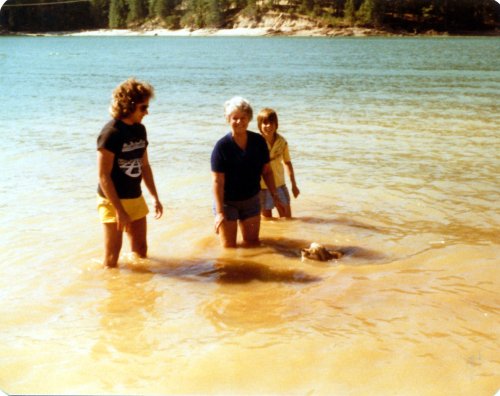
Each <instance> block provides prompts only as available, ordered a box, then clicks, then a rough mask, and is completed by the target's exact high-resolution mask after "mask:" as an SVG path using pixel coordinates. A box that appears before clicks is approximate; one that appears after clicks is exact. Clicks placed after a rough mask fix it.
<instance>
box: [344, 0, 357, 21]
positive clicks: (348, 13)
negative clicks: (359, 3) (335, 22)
mask: <svg viewBox="0 0 500 396" xmlns="http://www.w3.org/2000/svg"><path fill="white" fill-rule="evenodd" d="M344 18H345V19H346V20H347V22H348V23H349V24H350V25H354V24H355V23H356V5H355V4H354V0H347V1H346V2H345V6H344Z"/></svg>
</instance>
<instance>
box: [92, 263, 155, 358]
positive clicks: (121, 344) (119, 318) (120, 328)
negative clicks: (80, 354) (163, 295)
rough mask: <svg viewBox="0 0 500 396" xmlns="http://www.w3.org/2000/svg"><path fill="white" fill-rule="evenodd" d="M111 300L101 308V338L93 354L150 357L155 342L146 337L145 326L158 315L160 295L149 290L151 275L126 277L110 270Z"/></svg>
mask: <svg viewBox="0 0 500 396" xmlns="http://www.w3.org/2000/svg"><path fill="white" fill-rule="evenodd" d="M108 271H109V272H110V273H109V278H108V279H107V280H106V289H107V291H108V293H109V295H108V297H107V298H106V299H104V300H103V301H102V304H101V305H100V308H99V309H98V311H99V313H100V314H101V321H100V323H101V328H102V330H101V331H100V333H99V334H100V338H99V340H98V342H97V343H96V344H95V346H94V348H93V350H92V352H93V357H94V358H96V359H98V360H101V359H110V358H113V357H114V358H116V357H117V356H118V355H117V354H118V353H120V354H122V353H125V354H132V355H137V356H149V355H151V354H152V353H153V351H154V349H155V345H156V344H155V342H153V341H152V340H151V339H148V338H146V337H144V336H143V334H144V327H145V323H146V322H147V321H148V320H149V319H150V318H151V317H152V316H153V317H154V316H155V309H156V308H155V304H156V300H157V298H158V297H160V293H159V292H157V291H155V290H153V289H151V288H149V287H148V282H149V281H150V279H151V278H152V274H140V275H138V274H133V273H131V274H127V273H126V272H125V271H120V270H108Z"/></svg>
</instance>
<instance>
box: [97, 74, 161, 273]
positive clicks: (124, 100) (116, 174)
mask: <svg viewBox="0 0 500 396" xmlns="http://www.w3.org/2000/svg"><path fill="white" fill-rule="evenodd" d="M153 95H154V91H153V87H151V86H150V85H149V84H147V83H143V82H139V81H137V80H135V79H129V80H127V81H125V82H123V83H122V84H120V85H119V86H118V87H117V88H116V89H115V90H114V91H113V100H112V104H111V107H110V113H111V115H112V117H113V119H112V120H111V121H110V122H108V123H107V124H106V125H105V126H104V128H103V129H102V131H101V133H100V134H99V137H98V138H97V150H98V152H97V164H98V172H99V185H98V188H97V194H98V198H97V200H98V210H99V216H100V219H101V222H102V223H103V228H104V248H105V253H104V265H105V266H107V267H116V266H117V265H118V257H119V255H120V250H121V247H122V239H123V231H126V232H127V234H128V236H129V239H130V246H131V250H132V252H135V253H136V254H137V255H138V256H139V257H146V254H147V240H146V230H147V222H146V215H147V214H148V207H147V205H146V202H145V200H144V197H143V195H142V190H141V181H142V180H144V184H145V185H146V188H147V189H148V191H149V193H150V194H151V195H152V197H153V200H154V207H155V213H156V218H159V217H161V215H162V213H163V206H162V204H161V202H160V199H159V198H158V193H157V191H156V186H155V182H154V179H153V172H152V170H151V166H150V164H149V160H148V152H147V146H148V140H147V134H146V128H145V127H144V125H142V124H141V122H142V119H143V118H144V116H145V115H147V114H148V106H149V100H150V99H151V98H152V97H153Z"/></svg>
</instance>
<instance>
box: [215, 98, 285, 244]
mask: <svg viewBox="0 0 500 396" xmlns="http://www.w3.org/2000/svg"><path fill="white" fill-rule="evenodd" d="M224 107H225V116H226V120H227V122H228V124H229V126H230V127H231V132H230V133H228V134H226V135H225V136H224V137H222V138H221V139H220V140H219V141H218V142H217V144H216V145H215V147H214V149H213V152H212V156H211V168H212V177H213V193H214V201H215V204H214V206H215V208H214V209H215V232H216V233H217V234H219V235H220V237H221V244H222V246H224V247H236V238H237V232H238V222H239V225H240V230H241V234H242V237H243V244H244V245H245V246H251V245H256V244H258V243H259V232H260V199H259V191H260V178H261V176H262V177H263V178H264V181H265V182H266V184H267V186H268V188H269V191H270V192H271V194H272V197H273V199H274V200H275V204H276V206H277V207H278V206H281V205H282V204H281V202H280V201H279V198H278V196H277V194H276V187H275V185H274V177H273V173H272V170H271V167H270V165H269V149H268V148H267V144H266V141H265V140H264V138H263V137H262V136H261V135H260V134H258V133H255V132H250V131H248V130H247V128H248V124H249V123H250V121H251V119H252V115H253V111H252V107H251V105H250V103H249V102H248V101H247V100H245V99H243V98H240V97H234V98H232V99H231V100H229V101H227V102H226V103H225V106H224Z"/></svg>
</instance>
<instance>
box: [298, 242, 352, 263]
mask: <svg viewBox="0 0 500 396" xmlns="http://www.w3.org/2000/svg"><path fill="white" fill-rule="evenodd" d="M300 252H301V254H302V260H303V259H305V258H307V259H310V260H318V261H329V260H337V259H339V258H341V257H342V256H343V254H342V252H339V251H336V250H328V249H327V248H326V247H324V246H323V245H321V244H319V243H316V242H313V243H311V246H309V247H308V248H304V249H301V250H300Z"/></svg>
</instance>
